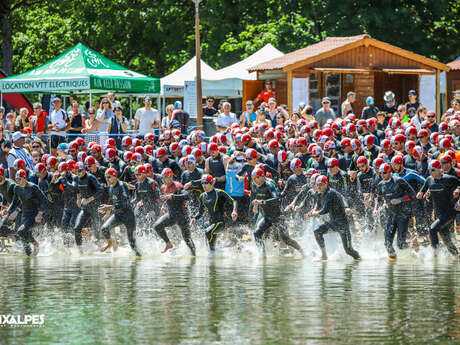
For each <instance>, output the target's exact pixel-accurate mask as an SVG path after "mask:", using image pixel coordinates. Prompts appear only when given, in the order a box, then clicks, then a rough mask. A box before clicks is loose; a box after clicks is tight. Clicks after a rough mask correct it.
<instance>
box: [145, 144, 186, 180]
mask: <svg viewBox="0 0 460 345" xmlns="http://www.w3.org/2000/svg"><path fill="white" fill-rule="evenodd" d="M157 155H158V158H156V159H155V160H154V161H153V164H152V166H153V171H154V172H155V173H157V174H160V173H161V172H162V171H163V169H166V168H170V169H171V170H172V171H173V173H174V176H177V177H179V176H180V175H181V169H180V167H179V165H178V164H177V163H176V161H175V160H173V159H171V158H169V157H168V152H167V150H166V148H164V147H160V148H159V149H158V151H157Z"/></svg>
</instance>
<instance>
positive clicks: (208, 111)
mask: <svg viewBox="0 0 460 345" xmlns="http://www.w3.org/2000/svg"><path fill="white" fill-rule="evenodd" d="M215 102H216V100H215V99H214V97H212V96H207V97H206V106H205V107H203V116H213V115H214V114H216V113H217V109H216V108H214V103H215Z"/></svg>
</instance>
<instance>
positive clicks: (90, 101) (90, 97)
mask: <svg viewBox="0 0 460 345" xmlns="http://www.w3.org/2000/svg"><path fill="white" fill-rule="evenodd" d="M92 95H93V94H92V92H91V90H89V107H90V108H91V107H92V106H93V100H92Z"/></svg>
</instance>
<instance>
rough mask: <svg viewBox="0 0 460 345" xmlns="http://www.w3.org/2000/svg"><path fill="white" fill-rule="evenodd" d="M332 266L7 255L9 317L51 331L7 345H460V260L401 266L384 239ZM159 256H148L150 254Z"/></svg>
mask: <svg viewBox="0 0 460 345" xmlns="http://www.w3.org/2000/svg"><path fill="white" fill-rule="evenodd" d="M325 238H326V246H327V248H328V250H329V251H330V253H331V255H330V260H329V262H327V263H322V262H319V263H318V262H312V257H311V255H310V250H314V249H315V246H314V244H313V242H311V239H312V238H311V236H310V237H306V238H305V239H303V245H305V246H306V248H307V251H308V252H309V255H308V257H307V258H300V257H298V256H296V255H293V256H291V255H289V256H285V255H284V254H282V253H281V254H280V253H279V252H278V250H277V249H273V248H272V250H271V251H269V255H268V257H267V258H266V259H263V258H261V257H260V256H259V255H257V252H255V251H254V250H253V247H252V245H248V249H245V248H243V249H240V250H239V251H238V250H236V249H232V250H223V251H221V252H219V253H218V255H216V256H215V257H208V256H207V255H206V250H205V248H204V247H203V246H202V244H199V246H198V248H199V251H198V257H197V258H195V259H193V258H191V257H190V256H188V255H187V252H186V248H185V246H184V245H183V244H181V245H180V248H179V249H178V251H177V252H172V253H170V254H167V255H160V254H159V253H158V250H159V248H160V245H161V244H160V243H158V244H157V245H155V246H153V247H151V248H150V250H152V252H153V254H151V255H150V256H149V255H146V257H143V258H142V259H135V258H134V257H133V256H131V255H130V253H129V250H128V249H124V248H122V249H121V250H120V252H118V253H115V254H105V255H94V254H93V255H90V254H88V255H85V256H82V257H80V256H78V255H77V254H76V253H73V252H72V253H70V254H64V253H59V252H53V251H52V250H50V249H49V248H48V249H47V248H46V245H45V246H44V248H43V250H42V251H41V252H40V256H38V257H35V258H26V257H24V256H22V255H0V315H7V314H14V315H26V314H43V315H44V324H43V325H42V326H40V327H24V326H20V327H14V326H11V325H3V327H0V344H21V345H23V344H28V345H31V344H79V345H82V344H251V345H255V344H417V345H419V344H430V345H431V344H443V345H444V344H460V285H459V282H460V280H459V279H460V269H459V261H457V260H455V259H452V258H449V256H448V255H447V254H446V253H445V252H442V253H441V255H440V257H439V259H437V260H435V259H433V257H432V255H430V251H429V249H428V248H426V249H423V250H422V251H421V252H420V253H419V254H417V255H414V254H412V253H410V251H409V250H408V251H406V252H405V253H402V254H401V255H400V257H399V258H398V260H397V261H395V262H390V261H388V259H387V258H386V255H385V250H384V249H383V239H380V238H379V239H376V240H364V239H363V240H362V241H361V244H360V245H359V244H357V245H356V246H357V248H358V250H359V251H360V253H361V255H362V256H363V260H362V261H360V262H353V261H352V260H350V259H349V258H347V257H346V256H345V255H344V254H343V250H341V248H340V245H339V243H340V242H339V241H338V239H337V236H336V234H332V235H330V234H328V235H327V236H326V237H325ZM147 249H148V248H145V247H144V248H143V251H144V252H145V251H146V250H147Z"/></svg>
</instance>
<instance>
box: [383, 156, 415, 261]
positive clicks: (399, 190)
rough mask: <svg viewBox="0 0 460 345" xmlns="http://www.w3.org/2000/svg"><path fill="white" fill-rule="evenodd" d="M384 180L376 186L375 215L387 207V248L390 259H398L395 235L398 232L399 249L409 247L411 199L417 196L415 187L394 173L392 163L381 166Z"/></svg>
mask: <svg viewBox="0 0 460 345" xmlns="http://www.w3.org/2000/svg"><path fill="white" fill-rule="evenodd" d="M379 170H380V173H381V177H382V181H380V182H379V184H378V185H377V186H376V198H375V204H374V215H377V211H378V209H379V208H382V209H385V212H386V225H385V232H384V237H385V248H386V249H387V252H388V256H389V258H390V259H396V251H395V249H394V247H393V241H394V237H395V236H396V234H397V245H398V248H399V249H405V248H407V247H408V244H407V242H406V237H407V232H408V225H409V219H410V217H411V215H412V204H411V203H410V201H411V200H413V198H414V197H415V192H414V189H413V188H412V187H411V186H410V185H409V183H407V181H405V180H404V179H402V178H401V177H399V176H397V175H396V174H392V169H391V165H390V164H388V163H384V164H382V165H381V166H380V168H379Z"/></svg>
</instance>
